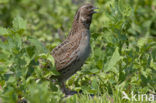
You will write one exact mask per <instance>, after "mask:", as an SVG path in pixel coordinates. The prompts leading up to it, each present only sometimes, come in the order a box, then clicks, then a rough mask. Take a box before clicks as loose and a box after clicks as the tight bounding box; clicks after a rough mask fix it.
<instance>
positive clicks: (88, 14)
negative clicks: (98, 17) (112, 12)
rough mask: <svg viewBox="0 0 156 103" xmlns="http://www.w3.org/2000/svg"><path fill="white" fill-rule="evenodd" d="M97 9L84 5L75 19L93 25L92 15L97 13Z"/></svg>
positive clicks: (90, 5)
mask: <svg viewBox="0 0 156 103" xmlns="http://www.w3.org/2000/svg"><path fill="white" fill-rule="evenodd" d="M95 9H97V8H96V7H94V6H93V5H92V4H89V3H87V4H84V5H82V6H81V7H80V8H79V9H78V10H77V12H76V15H75V19H76V20H77V21H79V22H82V23H89V24H90V23H91V20H92V15H93V14H94V13H96V11H95Z"/></svg>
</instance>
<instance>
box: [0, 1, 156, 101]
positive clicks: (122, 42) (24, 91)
mask: <svg viewBox="0 0 156 103" xmlns="http://www.w3.org/2000/svg"><path fill="white" fill-rule="evenodd" d="M79 5H80V4H79V3H78V2H76V0H64V1H61V0H55V1H54V0H46V1H44V0H36V1H32V0H0V25H1V27H0V39H1V40H0V98H1V99H2V101H3V102H4V103H17V102H18V101H20V100H24V99H26V100H27V101H28V102H29V103H54V102H69V103H73V102H80V103H83V102H84V103H86V102H88V103H90V102H101V101H102V102H110V101H112V100H113V101H115V102H116V103H121V102H126V103H127V102H129V103H131V101H126V100H122V91H125V92H126V93H127V94H128V95H129V96H130V95H131V92H132V91H133V92H135V93H138V92H139V93H142V94H148V93H151V94H155V91H156V83H155V81H156V76H155V73H156V55H155V52H156V38H155V37H156V2H155V1H154V0H142V1H140V0H106V1H103V0H97V1H95V2H94V5H95V6H98V7H99V8H100V9H99V13H97V14H95V15H94V17H93V22H92V25H91V47H92V53H91V55H90V57H89V58H88V60H87V61H86V64H85V65H84V66H83V68H82V70H81V71H79V72H78V73H77V74H75V75H73V76H72V77H71V78H70V79H69V80H68V81H67V83H66V85H67V86H68V87H69V88H71V89H73V90H76V91H80V90H82V91H83V93H84V94H77V95H74V96H71V97H69V98H63V97H64V94H63V93H62V92H61V90H60V88H59V86H58V83H57V80H55V78H54V80H50V77H51V76H52V75H53V76H55V75H59V73H58V72H57V71H56V69H55V65H54V59H53V57H52V56H51V55H50V52H51V50H52V49H53V48H54V47H56V46H57V45H58V44H59V43H60V42H61V41H62V40H64V39H65V36H66V35H67V33H68V32H69V29H70V28H71V22H72V18H73V17H74V13H75V11H76V9H77V8H78V6H79ZM22 17H23V18H24V19H23V18H22ZM52 81H53V82H52ZM90 94H94V95H96V96H94V98H93V99H90V98H91V97H90V96H89V95H90Z"/></svg>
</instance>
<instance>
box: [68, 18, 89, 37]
mask: <svg viewBox="0 0 156 103" xmlns="http://www.w3.org/2000/svg"><path fill="white" fill-rule="evenodd" d="M90 24H91V21H88V22H81V21H77V20H74V22H73V25H72V29H71V31H70V35H74V34H76V33H77V32H80V31H82V30H89V29H90Z"/></svg>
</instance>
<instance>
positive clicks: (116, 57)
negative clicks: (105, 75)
mask: <svg viewBox="0 0 156 103" xmlns="http://www.w3.org/2000/svg"><path fill="white" fill-rule="evenodd" d="M118 49H119V48H118V47H117V48H116V49H115V51H114V53H113V55H112V57H111V59H110V60H109V61H108V62H107V63H106V65H105V66H104V71H105V72H107V71H109V70H110V69H112V68H113V67H114V66H115V65H116V64H117V62H118V61H120V59H121V58H122V56H120V54H119V50H118Z"/></svg>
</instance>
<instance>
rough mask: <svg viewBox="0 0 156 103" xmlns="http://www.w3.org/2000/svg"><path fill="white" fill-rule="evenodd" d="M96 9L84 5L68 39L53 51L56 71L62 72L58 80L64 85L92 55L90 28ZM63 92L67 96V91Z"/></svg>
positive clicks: (75, 19) (77, 13)
mask: <svg viewBox="0 0 156 103" xmlns="http://www.w3.org/2000/svg"><path fill="white" fill-rule="evenodd" d="M94 9H95V8H94V6H93V5H91V4H85V5H82V6H81V7H80V8H79V9H78V10H77V12H76V15H75V17H74V21H73V25H72V29H71V31H70V33H69V35H68V37H67V38H66V40H65V41H63V42H62V43H61V44H60V45H58V46H57V47H56V48H54V49H53V51H52V56H53V57H54V60H55V65H56V69H57V70H58V72H60V76H59V77H58V79H59V81H60V82H62V83H63V82H64V81H65V80H67V79H68V78H69V77H70V76H71V75H73V74H74V73H76V71H78V70H80V68H81V66H82V65H83V64H84V62H85V60H86V59H87V58H88V56H89V54H90V31H89V27H90V24H91V20H92V15H93V14H94V13H95V11H94ZM63 85H64V84H63ZM63 88H64V87H63ZM63 91H64V92H65V93H66V94H67V91H66V90H63Z"/></svg>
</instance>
